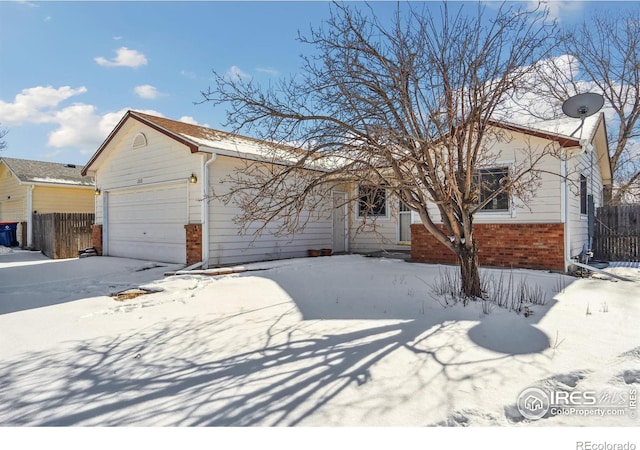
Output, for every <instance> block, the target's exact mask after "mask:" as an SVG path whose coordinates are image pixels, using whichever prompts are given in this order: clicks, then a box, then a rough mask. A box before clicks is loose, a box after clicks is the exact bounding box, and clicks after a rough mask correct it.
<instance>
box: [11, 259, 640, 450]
mask: <svg viewBox="0 0 640 450" xmlns="http://www.w3.org/2000/svg"><path fill="white" fill-rule="evenodd" d="M159 266H160V267H159ZM246 268H247V269H249V271H247V272H244V273H239V274H234V275H227V276H217V277H212V276H205V275H183V276H173V277H163V273H164V272H166V271H170V270H175V269H177V267H176V266H171V265H166V264H164V265H159V264H154V263H149V262H145V261H137V260H130V259H122V258H108V257H92V258H85V259H73V260H62V261H50V260H48V259H46V258H44V257H42V256H41V255H37V254H33V253H24V252H23V253H15V254H14V253H10V254H4V255H0V298H1V300H0V399H1V400H0V425H9V426H24V425H29V426H53V425H88V426H125V425H126V426H129V425H136V426H138V425H139V426H187V425H202V426H216V425H225V426H249V425H262V426H276V425H280V426H292V425H303V426H466V425H471V426H473V425H492V426H494V425H495V426H510V427H522V426H550V425H551V426H555V425H568V426H621V427H627V426H637V425H638V424H639V423H640V422H639V421H638V418H637V412H638V411H637V408H634V407H633V406H632V403H633V402H632V401H631V400H633V395H634V392H636V391H637V388H638V386H639V383H640V327H638V323H639V319H640V270H639V269H633V268H616V269H611V270H614V271H615V272H616V273H618V274H622V275H625V276H627V277H630V278H633V279H635V280H637V281H638V283H631V282H622V281H611V280H603V279H576V278H571V277H568V276H563V275H559V274H552V273H546V272H542V271H528V270H514V271H508V270H504V271H501V270H497V269H487V270H484V271H483V272H484V274H485V275H486V276H489V275H493V277H494V279H499V277H500V276H502V277H503V279H504V280H508V277H511V276H512V277H513V281H514V284H515V282H517V281H518V280H520V279H522V278H526V279H527V282H528V284H529V285H531V286H534V285H539V286H540V287H541V289H542V290H543V292H544V297H545V298H546V304H545V305H530V306H529V307H530V309H531V311H532V314H531V315H529V316H528V317H525V315H524V314H523V313H520V314H517V313H515V312H513V311H508V310H507V309H502V308H497V307H493V308H490V307H489V305H487V304H485V305H483V303H482V302H471V303H469V304H468V305H467V306H463V305H462V304H461V303H457V304H452V303H451V302H450V301H446V300H445V299H444V298H443V297H441V296H437V295H435V294H434V293H433V289H432V287H431V286H432V285H433V284H434V282H435V280H436V279H438V277H439V276H440V275H441V274H442V273H443V270H446V268H445V267H444V266H437V265H425V264H411V263H407V262H404V261H401V260H395V259H385V258H366V257H362V256H332V257H322V258H305V259H296V260H286V261H277V262H271V263H261V264H253V265H248V266H246ZM505 282H506V281H505ZM131 287H142V288H145V289H149V290H151V291H155V292H154V293H150V294H147V295H143V296H140V297H137V298H135V299H130V300H125V301H115V300H114V299H113V298H111V297H110V295H111V294H113V293H115V292H119V291H122V290H125V289H128V288H131ZM488 309H491V311H490V312H489V313H488V314H487V313H486V312H487V310H488ZM527 388H541V389H543V390H544V391H545V392H561V393H566V395H573V402H574V404H575V403H582V406H585V405H586V406H593V405H591V404H590V402H592V401H591V400H590V399H591V398H592V397H595V398H596V403H597V404H596V405H595V406H596V408H595V409H594V408H591V409H594V410H598V411H606V412H604V413H592V414H607V415H604V416H600V415H586V416H585V415H584V414H585V413H584V411H585V409H584V408H578V409H580V410H581V411H582V413H576V412H574V413H573V414H569V415H555V416H553V415H550V414H547V415H545V417H543V418H541V419H537V420H530V419H526V418H523V416H522V414H521V412H520V411H519V410H518V408H517V405H516V402H517V399H518V396H519V394H520V393H521V392H522V391H523V390H525V389H527ZM562 395H565V394H562ZM630 396H631V399H630ZM611 411H614V412H615V413H619V412H620V411H622V412H621V414H622V415H611V414H614V413H612V412H611ZM573 448H575V447H573Z"/></svg>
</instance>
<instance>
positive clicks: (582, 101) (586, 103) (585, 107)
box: [562, 92, 604, 119]
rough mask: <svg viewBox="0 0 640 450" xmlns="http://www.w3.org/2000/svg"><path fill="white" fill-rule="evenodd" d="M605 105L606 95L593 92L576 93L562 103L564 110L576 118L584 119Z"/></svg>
mask: <svg viewBox="0 0 640 450" xmlns="http://www.w3.org/2000/svg"><path fill="white" fill-rule="evenodd" d="M603 105H604V97H602V95H600V94H594V93H593V92H585V93H584V94H578V95H574V96H573V97H570V98H569V99H567V100H565V102H564V103H563V104H562V112H563V113H565V114H566V115H567V116H569V117H573V118H575V119H584V118H585V117H589V116H592V115H594V114H595V113H597V112H598V111H600V109H601V108H602V106H603Z"/></svg>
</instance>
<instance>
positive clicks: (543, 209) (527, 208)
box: [414, 133, 562, 223]
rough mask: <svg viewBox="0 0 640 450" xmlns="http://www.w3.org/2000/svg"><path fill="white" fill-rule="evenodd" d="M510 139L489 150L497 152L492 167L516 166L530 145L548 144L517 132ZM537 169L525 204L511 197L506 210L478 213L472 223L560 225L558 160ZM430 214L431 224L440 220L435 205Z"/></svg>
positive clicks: (542, 163) (545, 161)
mask: <svg viewBox="0 0 640 450" xmlns="http://www.w3.org/2000/svg"><path fill="white" fill-rule="evenodd" d="M511 137H512V139H506V140H507V141H508V142H505V143H499V144H496V145H494V146H493V147H492V151H495V152H496V153H497V156H496V161H495V163H494V165H493V166H494V167H502V166H514V165H515V166H517V165H518V164H520V163H522V162H523V160H524V158H525V157H526V151H525V150H523V149H526V148H528V147H529V146H531V148H532V149H533V150H535V149H536V148H537V149H540V150H542V149H543V148H544V146H546V145H548V144H549V142H548V141H547V140H544V139H541V138H536V137H526V136H524V135H523V134H520V133H513V135H512V136H511ZM527 151H529V150H527ZM536 167H537V168H538V169H539V170H540V171H541V173H540V183H539V186H536V187H534V189H533V192H532V197H531V198H530V199H528V200H527V201H526V203H525V202H523V201H522V200H520V199H518V198H513V197H511V198H510V199H509V210H508V211H480V212H478V213H477V214H476V215H475V217H474V223H561V222H562V204H561V195H560V192H561V188H562V178H561V176H560V172H561V161H560V159H558V158H556V157H554V156H552V155H548V156H545V157H544V158H543V159H542V160H541V161H539V162H538V164H537V166H536ZM429 212H430V213H431V216H432V218H433V220H434V222H436V223H439V222H440V221H441V220H440V213H439V212H438V209H437V208H436V206H435V205H432V206H431V207H430V208H429ZM414 219H415V221H416V222H415V223H420V218H419V216H418V215H417V214H414Z"/></svg>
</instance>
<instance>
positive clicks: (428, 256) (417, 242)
mask: <svg viewBox="0 0 640 450" xmlns="http://www.w3.org/2000/svg"><path fill="white" fill-rule="evenodd" d="M473 232H474V235H475V238H476V240H477V241H478V260H479V262H480V265H482V266H498V267H517V268H522V269H543V270H564V224H562V223H542V224H536V223H527V224H476V225H474V226H473ZM411 260H412V261H415V262H427V263H439V264H457V262H458V258H457V256H456V254H455V253H453V252H451V251H450V250H449V249H448V248H446V247H445V246H444V245H442V244H440V243H439V242H438V241H437V240H436V238H435V237H433V236H432V235H431V234H430V233H429V232H428V231H427V230H426V228H425V227H424V226H423V225H422V224H412V225H411Z"/></svg>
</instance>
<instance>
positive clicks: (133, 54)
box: [94, 47, 147, 67]
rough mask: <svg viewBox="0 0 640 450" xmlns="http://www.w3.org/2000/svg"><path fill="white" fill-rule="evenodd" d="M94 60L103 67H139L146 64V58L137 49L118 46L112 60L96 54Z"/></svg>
mask: <svg viewBox="0 0 640 450" xmlns="http://www.w3.org/2000/svg"><path fill="white" fill-rule="evenodd" d="M94 60H95V62H97V63H98V64H99V65H101V66H104V67H140V66H144V65H146V64H147V58H146V57H145V56H144V55H143V54H142V53H140V52H139V51H137V50H130V49H128V48H127V47H120V48H119V49H118V50H116V57H115V58H114V59H112V60H108V59H106V58H103V57H102V56H98V57H97V58H94Z"/></svg>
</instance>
